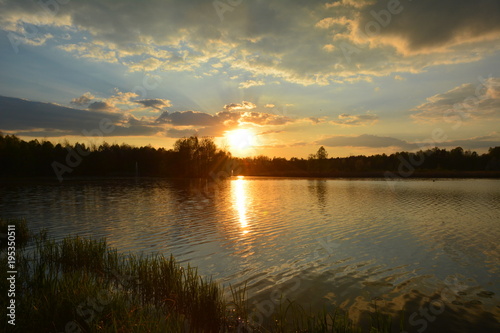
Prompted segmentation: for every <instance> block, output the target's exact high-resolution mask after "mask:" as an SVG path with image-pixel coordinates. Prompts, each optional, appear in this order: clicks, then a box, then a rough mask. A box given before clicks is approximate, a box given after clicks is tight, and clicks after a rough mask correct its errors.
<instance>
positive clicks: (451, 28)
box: [359, 0, 500, 54]
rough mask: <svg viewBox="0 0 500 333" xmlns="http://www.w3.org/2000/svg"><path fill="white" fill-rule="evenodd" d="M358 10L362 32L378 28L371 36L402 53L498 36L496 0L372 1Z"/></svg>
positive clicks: (440, 47)
mask: <svg viewBox="0 0 500 333" xmlns="http://www.w3.org/2000/svg"><path fill="white" fill-rule="evenodd" d="M391 3H392V4H393V5H392V6H391ZM360 14H361V15H360V20H359V26H360V27H363V28H364V30H365V31H364V32H365V33H367V34H368V35H369V34H370V29H371V31H377V33H376V34H375V36H374V37H373V38H374V39H377V42H378V43H386V44H388V45H391V46H394V47H396V48H397V49H398V50H399V51H400V52H402V53H403V54H412V53H419V52H425V53H428V52H434V51H442V50H444V49H449V48H450V47H453V46H456V45H460V44H464V43H472V42H480V41H483V40H486V39H488V40H491V39H498V38H499V37H500V20H499V19H498V18H499V17H500V3H499V2H498V1H491V0H477V1H468V0H441V1H433V0H419V1H413V2H407V1H404V2H403V1H395V0H393V1H374V3H373V4H372V5H371V6H367V7H365V8H363V10H362V11H361V12H360ZM370 22H372V23H370ZM375 23H377V24H378V27H379V28H378V29H376V28H375V27H376V25H375Z"/></svg>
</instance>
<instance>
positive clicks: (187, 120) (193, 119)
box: [156, 111, 218, 126]
mask: <svg viewBox="0 0 500 333" xmlns="http://www.w3.org/2000/svg"><path fill="white" fill-rule="evenodd" d="M156 122H157V123H169V124H172V125H174V126H209V125H215V124H217V123H218V121H217V119H216V118H215V117H214V116H212V115H211V114H208V113H204V112H197V111H176V112H172V113H168V112H163V113H162V114H161V115H160V116H159V117H158V119H157V120H156Z"/></svg>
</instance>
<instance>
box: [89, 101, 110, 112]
mask: <svg viewBox="0 0 500 333" xmlns="http://www.w3.org/2000/svg"><path fill="white" fill-rule="evenodd" d="M88 109H89V110H96V111H106V110H111V109H112V106H111V105H110V104H108V103H106V102H102V101H99V102H93V103H91V104H90V105H89V106H88Z"/></svg>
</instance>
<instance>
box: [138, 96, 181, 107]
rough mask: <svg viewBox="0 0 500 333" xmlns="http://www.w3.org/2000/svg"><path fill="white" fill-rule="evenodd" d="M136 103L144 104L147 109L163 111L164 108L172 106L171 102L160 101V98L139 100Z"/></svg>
mask: <svg viewBox="0 0 500 333" xmlns="http://www.w3.org/2000/svg"><path fill="white" fill-rule="evenodd" d="M135 103H139V104H142V105H143V106H145V107H149V108H153V109H157V110H161V109H163V108H167V107H170V106H172V103H171V101H169V100H168V99H160V98H152V99H142V100H137V101H135Z"/></svg>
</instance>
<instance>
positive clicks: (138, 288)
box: [0, 220, 390, 333]
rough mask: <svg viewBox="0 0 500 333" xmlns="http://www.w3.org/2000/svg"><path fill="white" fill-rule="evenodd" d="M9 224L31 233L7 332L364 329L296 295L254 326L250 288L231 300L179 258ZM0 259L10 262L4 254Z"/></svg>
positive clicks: (20, 257) (378, 328)
mask: <svg viewBox="0 0 500 333" xmlns="http://www.w3.org/2000/svg"><path fill="white" fill-rule="evenodd" d="M7 222H8V223H10V224H12V223H18V224H16V231H18V232H19V235H23V236H20V237H27V238H26V241H24V243H22V245H19V246H18V249H17V261H16V269H17V271H18V274H17V276H16V297H15V299H16V326H15V327H12V326H11V325H9V324H8V323H7V321H6V320H2V322H1V324H0V331H9V332H11V331H17V332H271V333H274V332H276V333H278V332H359V331H360V330H359V329H356V328H355V327H354V324H353V323H352V321H351V320H349V318H348V317H347V315H346V314H345V313H343V312H341V311H335V312H333V313H328V312H327V311H326V310H324V311H321V312H319V313H314V312H311V311H305V310H304V309H303V308H302V307H301V306H300V305H298V304H296V303H294V302H291V301H286V302H282V303H281V305H280V306H279V309H278V311H277V312H276V313H275V314H274V315H273V317H272V318H271V320H270V321H269V323H268V324H265V325H259V326H257V325H252V323H251V321H250V318H249V316H248V313H250V311H249V306H248V304H247V301H246V288H245V287H243V288H239V289H235V288H231V294H232V300H231V301H229V300H227V299H225V297H224V293H223V291H224V290H223V288H222V287H221V286H220V285H218V284H216V283H214V282H213V281H212V280H211V279H208V278H203V277H200V276H199V275H198V273H197V270H196V269H195V268H193V267H189V266H188V267H187V268H185V267H181V266H180V265H179V264H178V263H177V262H176V260H175V259H174V258H173V257H172V256H170V257H164V256H162V255H160V254H153V255H147V256H137V255H132V254H130V255H122V254H118V252H117V250H116V249H113V248H110V247H108V245H107V244H106V240H105V239H88V238H82V237H78V236H74V237H67V238H65V239H63V240H62V241H60V242H56V241H54V240H51V239H47V237H46V234H44V233H39V234H38V235H31V234H30V233H29V232H26V233H25V231H22V232H21V230H24V229H26V230H27V227H26V221H24V220H18V221H16V222H13V221H12V220H10V221H7ZM2 223H4V221H2ZM1 227H2V228H3V224H2V225H1ZM23 239H24V238H23ZM29 239H31V243H29V244H31V246H30V247H26V248H25V247H24V245H25V244H27V241H28V240H29ZM0 261H1V265H2V267H6V265H7V256H5V255H4V253H2V255H1V256H0ZM0 278H1V279H2V281H4V283H2V284H1V285H0V289H1V290H0V294H1V295H7V292H8V285H7V284H6V283H5V281H7V280H6V278H7V273H6V270H5V269H2V270H0ZM8 301H9V300H8V298H7V297H3V296H2V297H1V298H0V306H2V308H4V309H5V307H7V306H8ZM375 319H376V320H374V325H372V329H371V330H370V332H389V327H390V325H389V324H387V321H386V320H385V319H384V320H385V321H384V320H382V321H380V318H375ZM380 323H382V325H381V324H380Z"/></svg>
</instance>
